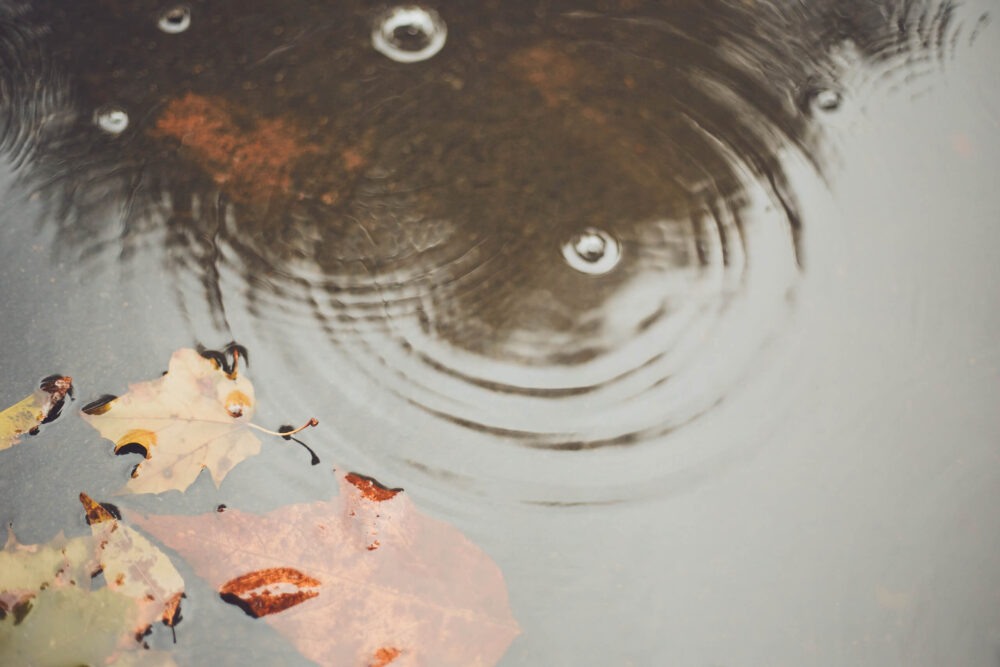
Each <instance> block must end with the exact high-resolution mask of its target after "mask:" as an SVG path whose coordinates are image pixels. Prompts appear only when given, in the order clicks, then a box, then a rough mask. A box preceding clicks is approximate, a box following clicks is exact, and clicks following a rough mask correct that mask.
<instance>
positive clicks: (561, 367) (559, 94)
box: [0, 0, 967, 474]
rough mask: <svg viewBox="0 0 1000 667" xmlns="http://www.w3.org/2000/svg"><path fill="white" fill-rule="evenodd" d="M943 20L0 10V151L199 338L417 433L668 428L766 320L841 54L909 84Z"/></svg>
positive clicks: (501, 10) (117, 6) (642, 438)
mask: <svg viewBox="0 0 1000 667" xmlns="http://www.w3.org/2000/svg"><path fill="white" fill-rule="evenodd" d="M960 27H961V26H960V25H958V24H957V23H956V22H955V21H954V20H953V16H952V6H951V5H950V4H940V3H919V2H895V1H892V0H886V2H883V3H868V2H851V3H833V2H830V3H825V2H821V3H812V6H810V7H804V6H797V7H796V8H795V9H794V11H793V10H792V9H786V10H783V11H778V9H777V8H776V7H773V6H770V5H760V4H758V3H728V2H709V3H698V5H697V7H696V8H693V7H692V8H680V7H676V6H674V5H672V4H669V3H668V4H665V3H659V2H656V3H654V2H649V3H644V2H635V1H631V0H630V1H627V2H626V1H622V2H582V3H580V2H574V3H570V2H537V3H536V2H504V3H499V2H489V3H485V4H483V5H482V6H481V7H480V8H478V9H477V10H476V11H474V12H473V11H469V10H468V7H466V6H463V3H454V2H442V3H438V4H435V5H434V6H433V7H432V6H430V5H427V6H410V5H406V6H399V7H395V8H388V9H385V8H383V9H380V10H373V9H371V8H370V7H369V6H368V5H367V4H366V3H341V4H338V5H337V7H336V8H335V9H331V8H330V5H329V3H325V2H323V3H320V2H307V3H293V4H291V5H285V4H281V3H268V2H263V1H255V2H245V1H240V2H235V1H233V2H216V3H211V4H201V3H199V4H192V5H191V6H190V7H188V6H176V7H168V8H166V9H164V8H162V7H157V6H154V5H148V4H145V3H130V2H116V1H112V0H106V1H105V2H101V3H100V4H99V5H97V6H96V7H90V6H87V7H84V6H82V5H77V4H67V3H54V4H51V5H50V4H49V3H41V2H40V3H35V4H34V5H32V6H31V7H23V6H21V5H14V4H8V5H5V9H4V17H3V51H2V54H0V56H2V58H3V59H4V62H5V64H6V65H7V67H5V69H4V75H3V77H4V78H3V80H2V85H3V90H4V99H5V100H6V101H7V106H8V108H7V112H8V113H7V117H6V124H5V126H4V128H3V129H4V133H3V146H4V148H5V150H6V151H7V153H8V155H9V156H10V157H11V159H12V160H14V161H15V162H16V163H18V164H20V165H23V169H22V172H21V174H22V176H23V178H24V180H25V181H26V182H27V183H29V184H30V186H31V188H32V189H33V190H35V191H38V192H40V193H41V194H42V200H43V202H45V203H46V205H48V206H49V208H50V210H49V217H50V218H51V220H52V221H54V222H55V224H57V225H58V226H59V227H60V231H61V234H60V240H61V243H62V245H63V246H64V248H63V251H66V250H67V249H69V250H78V251H79V252H80V253H81V254H82V255H84V256H86V255H87V254H88V253H96V252H99V251H100V250H101V249H107V248H109V247H110V248H117V249H119V250H120V252H121V255H122V257H123V258H127V257H128V256H129V254H130V253H131V252H132V251H133V250H134V249H135V248H136V247H137V246H141V245H142V244H143V243H144V239H147V238H162V239H163V240H164V246H165V247H164V248H163V251H162V259H163V261H164V262H165V266H166V267H167V269H168V270H169V271H170V272H172V273H173V274H174V275H176V276H190V275H196V276H197V277H198V279H199V282H200V289H201V292H200V293H198V292H193V291H192V290H190V289H189V288H187V287H184V285H186V284H187V283H185V282H184V281H183V280H178V282H177V290H178V297H179V298H180V299H181V300H183V301H184V302H185V303H189V304H190V303H192V302H204V303H206V304H207V305H208V307H209V308H210V310H211V313H212V315H213V317H214V318H215V322H216V330H217V331H218V332H220V333H221V334H222V335H226V334H230V335H233V336H234V337H236V338H238V339H239V340H241V341H242V342H248V341H247V337H248V335H249V334H247V333H246V332H247V330H252V331H253V332H254V333H253V335H256V336H258V337H259V339H260V342H261V343H263V344H264V345H269V346H271V347H283V348H288V349H292V350H296V351H297V352H298V358H299V359H308V360H309V362H308V363H303V364H302V365H301V367H299V368H293V369H292V371H294V372H296V373H299V374H301V375H307V374H310V373H311V372H312V371H313V370H314V368H315V366H316V365H317V364H319V365H327V366H328V367H332V368H336V369H337V371H336V373H337V374H338V375H339V376H341V377H344V378H347V377H352V378H356V379H357V380H358V381H359V382H363V383H367V385H366V386H368V387H375V388H378V390H380V391H381V392H382V393H383V394H384V395H386V396H392V397H395V398H394V399H393V400H395V401H397V403H395V404H392V403H390V405H405V406H409V408H407V409H410V408H413V409H416V410H419V411H420V412H422V413H423V414H424V415H425V416H428V415H429V416H430V418H431V419H432V420H437V421H439V422H442V423H447V424H451V425H456V426H457V427H458V429H459V430H458V431H437V430H427V428H431V427H426V423H424V422H421V423H420V424H417V425H414V424H413V423H412V422H410V421H408V420H409V419H411V417H410V416H405V417H403V416H401V415H404V414H405V415H410V414H411V413H405V412H400V413H396V412H395V411H394V410H389V411H388V412H385V413H382V414H381V415H380V419H382V420H386V421H388V422H392V421H393V420H394V419H396V418H397V417H398V418H399V424H398V425H397V426H398V427H399V428H401V429H403V430H404V431H406V430H407V429H409V430H410V431H411V432H410V434H409V437H412V438H414V440H415V441H416V442H417V443H421V442H423V441H424V439H427V440H430V439H441V437H442V434H445V433H446V434H448V435H447V437H463V438H464V437H465V436H461V435H459V436H456V435H455V433H461V432H463V431H468V432H477V433H479V434H485V435H487V436H489V438H491V442H493V443H494V444H496V443H500V445H499V446H500V447H508V446H509V445H511V444H515V443H516V444H519V445H524V446H525V447H527V448H529V450H537V449H552V450H584V449H600V448H604V447H606V446H613V445H631V444H635V443H640V442H646V441H653V440H656V441H657V443H658V445H659V446H663V447H669V446H670V438H669V437H665V436H668V435H669V434H670V433H671V432H672V431H674V430H675V429H677V428H680V427H683V426H685V425H688V424H691V423H692V422H694V421H695V420H697V419H698V418H699V417H700V416H702V415H704V414H706V413H707V412H709V411H711V410H712V409H713V408H714V407H715V406H718V405H719V404H721V403H722V402H724V401H725V400H726V397H727V394H728V392H730V391H731V390H732V389H733V387H735V386H738V385H739V384H740V382H742V381H743V380H744V379H745V378H746V377H747V374H748V373H750V372H751V371H750V369H751V367H760V366H761V365H762V364H763V365H766V360H767V358H768V357H767V355H768V350H769V349H771V348H772V347H773V345H774V344H775V341H776V340H778V337H779V335H780V332H781V331H782V328H783V326H784V324H785V322H786V320H787V318H788V317H789V315H790V313H791V310H792V308H793V306H794V303H795V298H794V296H795V291H796V286H797V284H798V281H799V278H800V276H801V272H802V271H803V270H808V267H809V257H808V256H806V253H805V252H804V243H803V238H804V236H805V235H808V233H809V226H808V220H802V219H801V216H800V213H799V206H798V205H797V203H796V197H795V195H794V193H792V192H790V189H789V187H788V185H787V178H786V173H785V169H784V167H783V164H784V163H785V161H786V160H787V159H788V156H789V155H794V156H798V157H799V158H804V159H806V160H812V161H813V165H814V166H815V167H819V166H820V163H821V160H819V159H818V158H816V155H818V153H817V152H816V151H817V149H818V147H819V146H820V144H821V139H822V137H821V133H820V130H819V128H818V126H817V124H816V116H817V115H820V114H832V113H835V112H836V111H837V110H838V108H839V107H840V106H841V105H842V104H843V102H844V93H843V92H842V89H841V88H842V85H843V81H842V80H841V78H842V77H841V74H842V73H843V70H844V68H845V62H847V60H848V59H849V57H855V58H858V59H861V60H864V61H867V62H870V63H877V64H879V67H880V69H879V70H877V71H879V72H882V73H888V72H893V71H898V70H901V69H902V70H904V71H905V72H907V73H914V72H919V67H920V66H921V65H922V64H925V63H928V62H934V61H936V60H937V59H939V58H943V57H945V55H946V54H947V52H948V51H949V50H952V49H954V48H955V44H956V43H957V41H958V40H959V35H960V34H961V35H967V33H962V32H961V30H960ZM963 38H967V37H963ZM850 54H853V56H851V55H850ZM873 71H875V70H873ZM227 280H228V283H227ZM237 321H238V322H243V323H246V326H245V327H243V328H242V330H240V331H236V332H234V331H233V329H234V328H239V327H234V325H233V322H237ZM200 334H201V335H204V332H200ZM347 365H350V366H352V367H353V370H352V371H351V373H350V374H349V373H348V372H347V371H346V370H345V367H346V366H347ZM755 365H756V366H755ZM302 391H306V390H302ZM358 407H359V408H361V407H364V401H362V400H360V399H359V406H358ZM421 424H422V425H421ZM496 451H503V450H502V449H500V450H496ZM503 458H504V456H503V455H502V454H494V455H492V457H490V460H494V459H497V460H500V459H503ZM406 459H407V460H409V461H413V462H414V465H421V462H422V461H423V464H427V463H428V462H427V461H424V459H423V457H422V456H421V454H420V452H419V448H418V451H417V453H414V452H412V451H410V452H407V454H406ZM517 460H518V461H519V463H518V465H522V464H524V463H525V462H530V461H531V459H530V458H527V459H525V458H520V459H517ZM635 472H636V473H637V474H647V473H646V472H645V471H643V472H642V473H640V471H635ZM648 474H652V473H648Z"/></svg>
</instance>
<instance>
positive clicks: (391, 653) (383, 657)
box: [368, 648, 403, 667]
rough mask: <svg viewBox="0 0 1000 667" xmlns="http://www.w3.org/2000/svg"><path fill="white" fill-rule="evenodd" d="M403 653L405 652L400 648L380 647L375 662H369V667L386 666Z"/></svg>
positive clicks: (376, 652)
mask: <svg viewBox="0 0 1000 667" xmlns="http://www.w3.org/2000/svg"><path fill="white" fill-rule="evenodd" d="M402 654H403V652H402V651H400V650H399V649H398V648H380V649H379V650H377V651H375V662H373V663H371V664H369V665H368V667H385V666H386V665H388V664H389V663H390V662H392V661H393V660H395V659H396V658H398V657H399V656H401V655H402Z"/></svg>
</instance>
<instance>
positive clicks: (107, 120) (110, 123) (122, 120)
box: [94, 107, 128, 134]
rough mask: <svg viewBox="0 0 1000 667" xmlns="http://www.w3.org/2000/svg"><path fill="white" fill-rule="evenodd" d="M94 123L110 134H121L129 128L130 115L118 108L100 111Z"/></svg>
mask: <svg viewBox="0 0 1000 667" xmlns="http://www.w3.org/2000/svg"><path fill="white" fill-rule="evenodd" d="M94 122H95V123H97V127H99V128H101V129H102V130H104V131H105V132H107V133H108V134H121V133H122V132H124V131H125V128H127V127H128V114H127V113H125V112H124V111H123V110H121V109H119V108H117V107H105V108H102V109H98V110H97V113H95V114H94Z"/></svg>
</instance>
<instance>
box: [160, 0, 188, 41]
mask: <svg viewBox="0 0 1000 667" xmlns="http://www.w3.org/2000/svg"><path fill="white" fill-rule="evenodd" d="M190 26H191V10H190V9H189V8H188V7H186V6H184V5H178V6H177V7H171V8H170V9H168V10H167V11H165V12H163V13H162V14H161V15H160V20H159V21H158V22H157V24H156V27H158V28H159V29H160V30H162V31H163V32H165V33H168V34H171V35H176V34H177V33H179V32H184V31H185V30H187V29H188V28H189V27H190Z"/></svg>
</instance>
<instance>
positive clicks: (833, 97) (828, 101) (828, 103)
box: [813, 88, 843, 111]
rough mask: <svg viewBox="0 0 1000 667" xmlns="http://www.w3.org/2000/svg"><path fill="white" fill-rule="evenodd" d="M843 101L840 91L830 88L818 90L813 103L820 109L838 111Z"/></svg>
mask: <svg viewBox="0 0 1000 667" xmlns="http://www.w3.org/2000/svg"><path fill="white" fill-rule="evenodd" d="M842 101H843V97H841V95H840V93H839V92H837V91H836V90H832V89H829V88H827V89H823V90H818V91H816V93H815V94H814V95H813V104H814V105H815V106H816V108H817V109H819V110H820V111H836V110H837V109H839V108H840V103H841V102H842Z"/></svg>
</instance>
